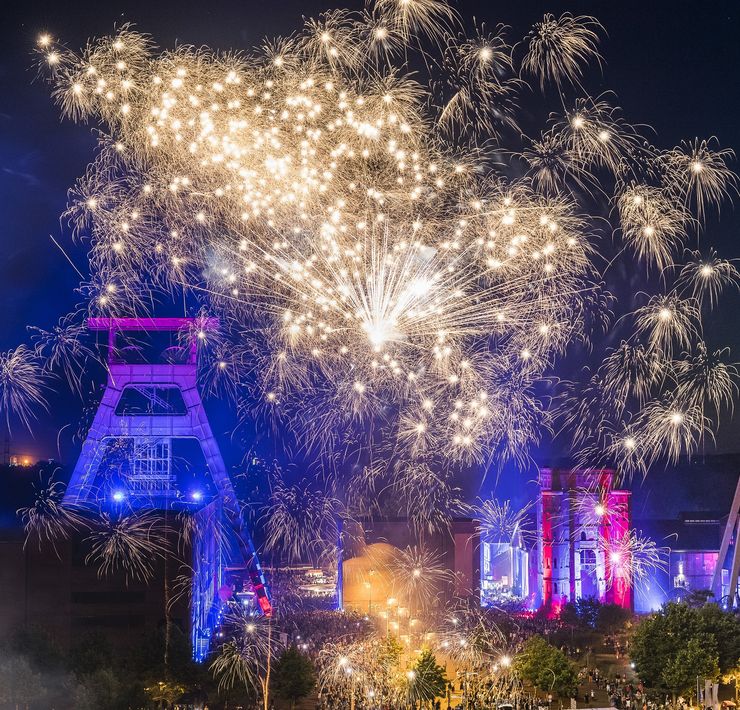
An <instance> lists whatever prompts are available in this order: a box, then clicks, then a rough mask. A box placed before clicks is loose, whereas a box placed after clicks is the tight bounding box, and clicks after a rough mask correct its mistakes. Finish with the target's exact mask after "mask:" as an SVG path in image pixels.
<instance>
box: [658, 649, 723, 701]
mask: <svg viewBox="0 0 740 710" xmlns="http://www.w3.org/2000/svg"><path fill="white" fill-rule="evenodd" d="M718 677H719V660H718V658H717V652H716V650H715V643H714V639H713V638H712V637H711V636H709V635H708V634H702V635H701V636H699V637H695V638H692V639H691V640H690V641H689V642H688V643H687V644H686V645H685V646H684V647H683V648H681V649H679V651H678V653H677V654H676V656H675V658H672V659H671V660H670V661H669V662H668V663H667V664H666V667H665V668H664V669H663V673H662V675H661V678H662V680H663V683H664V684H665V685H666V687H668V689H669V690H670V691H671V692H672V693H673V700H674V703H675V699H676V696H677V695H680V694H683V693H685V692H687V691H688V692H691V691H693V689H694V688H695V687H696V679H697V678H701V679H707V680H716V679H717V678H718Z"/></svg>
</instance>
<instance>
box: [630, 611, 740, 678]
mask: <svg viewBox="0 0 740 710" xmlns="http://www.w3.org/2000/svg"><path fill="white" fill-rule="evenodd" d="M630 656H631V658H632V661H633V662H634V663H635V670H636V671H637V673H638V674H639V676H640V678H641V679H642V681H643V682H644V683H645V684H646V685H647V686H648V687H652V688H657V689H661V690H664V691H669V692H683V691H685V690H688V689H690V688H692V687H693V685H694V684H695V683H696V676H697V675H698V676H700V677H702V678H708V679H712V680H716V679H717V678H718V677H719V675H720V674H725V673H727V672H728V671H730V670H731V669H732V668H733V667H735V666H736V665H737V664H738V660H739V659H740V619H738V617H736V616H735V615H733V614H731V613H728V612H725V611H722V609H720V608H719V607H718V606H717V605H716V604H707V605H705V606H702V607H698V608H697V607H693V606H689V605H688V604H682V603H675V602H671V603H669V604H666V605H665V606H664V607H663V609H661V610H660V611H659V612H656V613H654V614H651V615H650V616H649V617H647V618H646V619H644V620H643V621H641V622H640V623H639V624H638V626H637V628H636V629H635V632H634V634H633V637H632V642H631V645H630ZM687 679H688V680H687Z"/></svg>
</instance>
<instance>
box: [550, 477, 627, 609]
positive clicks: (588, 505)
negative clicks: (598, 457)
mask: <svg viewBox="0 0 740 710" xmlns="http://www.w3.org/2000/svg"><path fill="white" fill-rule="evenodd" d="M613 476H614V473H613V472H612V471H609V470H600V471H583V470H577V469H549V468H546V469H542V470H541V471H540V495H539V498H538V502H537V560H538V577H537V586H538V594H537V603H538V605H540V606H542V607H545V608H547V609H551V610H552V611H553V612H557V611H558V609H559V608H561V607H562V606H563V605H564V604H566V603H568V602H569V601H574V600H576V599H580V598H582V597H588V596H595V597H597V598H599V599H600V600H601V601H604V602H612V603H615V604H619V605H620V606H624V607H626V608H632V606H633V598H632V579H631V577H630V576H629V574H628V572H627V570H628V569H629V565H628V564H626V563H627V562H628V561H627V560H622V564H621V565H620V570H621V569H624V573H618V572H619V570H617V568H616V567H615V566H614V565H612V563H611V562H610V561H609V560H608V559H607V557H608V555H607V551H608V550H609V549H610V544H614V543H616V542H617V541H619V540H621V539H622V537H623V536H624V535H625V534H626V533H627V532H628V531H629V528H630V523H631V521H630V493H629V491H621V490H612V488H611V486H612V481H613ZM599 504H603V506H604V508H605V510H607V511H608V514H605V515H601V516H599V515H597V514H596V513H595V510H596V509H597V505H599ZM607 580H613V583H612V584H611V585H610V584H608V583H607Z"/></svg>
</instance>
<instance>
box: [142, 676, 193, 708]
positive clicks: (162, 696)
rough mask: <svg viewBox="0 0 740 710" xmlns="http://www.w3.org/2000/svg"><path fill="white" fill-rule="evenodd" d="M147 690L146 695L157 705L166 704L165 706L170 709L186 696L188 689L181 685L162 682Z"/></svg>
mask: <svg viewBox="0 0 740 710" xmlns="http://www.w3.org/2000/svg"><path fill="white" fill-rule="evenodd" d="M145 690H146V694H147V695H148V696H149V697H150V698H151V699H152V700H153V701H154V702H155V703H157V705H159V703H164V706H165V707H166V708H168V707H170V706H171V705H173V704H174V703H175V702H176V701H177V700H179V699H180V698H181V697H182V696H183V695H185V691H186V688H185V686H184V685H181V684H180V683H175V682H173V681H167V680H160V681H157V682H156V683H153V684H152V685H150V686H148V687H147V688H145Z"/></svg>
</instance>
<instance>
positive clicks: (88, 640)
mask: <svg viewBox="0 0 740 710" xmlns="http://www.w3.org/2000/svg"><path fill="white" fill-rule="evenodd" d="M68 664H69V670H70V671H71V672H72V673H74V674H75V675H76V676H77V677H78V678H79V677H82V676H88V675H91V674H92V673H95V671H98V670H100V669H101V668H111V667H112V666H113V649H112V648H111V645H110V642H109V641H108V638H107V636H105V634H102V633H101V632H99V631H94V632H92V633H88V634H85V635H84V636H82V638H81V639H80V641H79V642H78V643H76V644H75V645H74V646H73V647H72V649H71V650H70V653H69V661H68Z"/></svg>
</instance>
